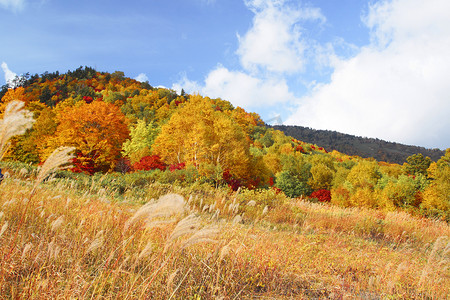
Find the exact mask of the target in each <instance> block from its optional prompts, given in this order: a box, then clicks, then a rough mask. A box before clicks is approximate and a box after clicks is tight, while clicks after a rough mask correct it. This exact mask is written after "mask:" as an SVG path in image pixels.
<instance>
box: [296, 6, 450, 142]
mask: <svg viewBox="0 0 450 300" xmlns="http://www.w3.org/2000/svg"><path fill="white" fill-rule="evenodd" d="M364 21H365V23H366V24H367V26H368V27H369V28H370V29H371V39H372V43H371V44H370V45H368V46H366V47H363V48H361V49H360V51H359V53H358V54H357V55H356V56H354V57H353V58H350V59H342V60H339V59H338V60H335V62H334V67H335V69H334V73H333V74H332V77H331V82H330V83H329V84H320V85H317V86H316V87H315V88H314V89H313V90H312V91H311V93H310V95H309V96H307V97H303V98H302V99H301V100H300V104H299V107H298V110H297V111H296V112H295V113H294V114H293V115H292V116H291V117H290V118H289V119H288V120H287V123H289V124H299V125H305V126H310V127H313V128H320V129H333V130H337V131H341V132H346V133H351V134H356V135H361V136H370V137H378V138H382V139H387V140H391V141H397V142H402V143H408V144H418V145H422V146H427V147H440V148H447V147H450V132H449V130H448V128H450V118H449V117H448V116H449V115H450V101H449V95H450V85H449V84H448V78H450V2H449V1H446V0H433V1H422V0H396V1H381V2H379V3H377V4H375V5H373V6H371V7H370V10H369V13H368V15H367V16H366V17H365V18H364Z"/></svg>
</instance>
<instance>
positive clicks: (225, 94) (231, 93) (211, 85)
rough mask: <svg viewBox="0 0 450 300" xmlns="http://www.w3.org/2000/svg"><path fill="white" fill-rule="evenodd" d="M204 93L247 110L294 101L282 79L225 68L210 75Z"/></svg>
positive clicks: (206, 80) (217, 69)
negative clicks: (257, 75)
mask: <svg viewBox="0 0 450 300" xmlns="http://www.w3.org/2000/svg"><path fill="white" fill-rule="evenodd" d="M202 92H203V93H204V94H205V95H208V96H211V97H221V98H223V99H227V100H229V99H231V100H232V101H231V102H232V103H233V104H234V105H236V106H241V107H243V108H246V109H249V108H252V109H254V108H258V107H261V106H274V105H277V104H281V103H286V102H287V101H292V100H293V99H294V96H293V95H292V94H291V93H290V92H289V87H288V85H287V83H286V81H285V80H284V79H282V78H279V79H277V78H275V77H268V78H260V77H255V76H252V75H249V74H246V73H245V72H240V71H230V70H228V69H227V68H225V67H223V66H219V67H217V68H216V69H215V70H213V71H212V72H210V73H209V74H208V76H207V78H206V79H205V86H204V88H203V89H202Z"/></svg>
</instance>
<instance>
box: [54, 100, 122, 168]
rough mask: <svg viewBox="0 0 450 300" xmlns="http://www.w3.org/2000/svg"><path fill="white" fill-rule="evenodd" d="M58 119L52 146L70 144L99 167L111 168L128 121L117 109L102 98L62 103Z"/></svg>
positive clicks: (79, 153) (84, 157)
mask: <svg viewBox="0 0 450 300" xmlns="http://www.w3.org/2000/svg"><path fill="white" fill-rule="evenodd" d="M57 122H58V127H57V128H56V132H55V136H54V138H52V139H51V141H50V144H51V145H53V147H52V148H56V147H57V146H61V145H64V146H73V147H75V148H76V150H77V154H78V156H79V157H81V158H82V159H89V160H92V161H93V162H94V163H95V165H96V169H97V170H99V171H108V170H111V169H113V168H114V166H115V163H116V161H117V159H118V158H119V157H120V151H121V148H122V144H123V142H124V141H125V140H126V139H127V138H128V137H129V131H128V127H127V121H126V118H125V116H124V115H123V114H122V112H121V111H120V109H119V108H118V107H117V106H115V105H113V104H110V103H106V102H103V101H94V102H92V103H90V104H87V103H84V102H83V103H81V104H78V105H77V106H74V107H65V108H63V109H61V110H60V111H59V113H58V115H57ZM51 150H53V149H51Z"/></svg>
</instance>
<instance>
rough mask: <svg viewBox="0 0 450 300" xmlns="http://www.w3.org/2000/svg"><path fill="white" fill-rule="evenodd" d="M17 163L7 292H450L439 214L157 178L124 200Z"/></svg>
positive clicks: (6, 232) (2, 215) (7, 223)
mask: <svg viewBox="0 0 450 300" xmlns="http://www.w3.org/2000/svg"><path fill="white" fill-rule="evenodd" d="M22 175H23V174H12V176H11V177H9V178H7V179H5V180H4V181H3V183H2V184H1V185H0V257H1V262H0V266H1V269H0V271H1V274H0V289H1V290H0V294H1V295H2V299H448V298H449V296H450V270H449V266H450V238H449V237H450V229H449V226H448V224H447V223H445V222H442V221H433V220H430V219H425V218H418V217H412V216H410V215H408V214H407V213H404V212H382V211H378V210H369V209H360V208H351V209H346V208H338V207H334V206H331V205H324V204H318V203H311V202H307V201H305V200H303V199H289V198H285V197H284V196H280V195H275V194H274V193H271V192H261V193H257V192H251V191H242V192H241V193H240V194H236V193H234V192H233V193H231V192H225V191H223V190H214V189H212V188H211V189H209V190H207V191H204V192H202V191H201V190H195V191H194V190H192V189H188V188H182V187H177V186H173V187H162V186H160V185H158V184H154V185H153V186H150V188H149V189H148V190H147V191H145V193H144V196H143V197H141V198H133V197H131V196H130V197H125V199H121V200H120V201H119V200H118V199H115V198H114V197H113V196H111V195H113V194H112V193H109V192H108V191H107V190H104V189H101V190H99V191H96V189H93V188H92V187H91V188H90V189H86V190H80V189H78V188H76V187H75V186H76V185H75V184H74V183H73V182H70V181H69V180H66V181H57V180H54V181H52V180H50V181H48V182H46V183H43V184H39V185H36V184H35V183H36V181H35V180H37V179H35V177H37V176H35V177H30V178H28V177H27V176H22ZM94 184H95V183H93V185H94ZM161 195H162V196H161ZM152 198H154V199H152ZM155 199H156V200H155Z"/></svg>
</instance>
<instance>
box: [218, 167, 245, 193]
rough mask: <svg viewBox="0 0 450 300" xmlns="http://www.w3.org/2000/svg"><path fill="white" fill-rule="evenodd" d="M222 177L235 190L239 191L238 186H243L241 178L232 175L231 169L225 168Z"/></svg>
mask: <svg viewBox="0 0 450 300" xmlns="http://www.w3.org/2000/svg"><path fill="white" fill-rule="evenodd" d="M222 178H223V180H224V181H225V182H226V183H227V184H228V186H229V187H231V189H232V190H233V191H237V190H238V188H240V187H241V186H242V183H241V182H240V180H239V179H236V178H234V177H233V175H231V173H230V170H225V171H224V172H223V174H222Z"/></svg>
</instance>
